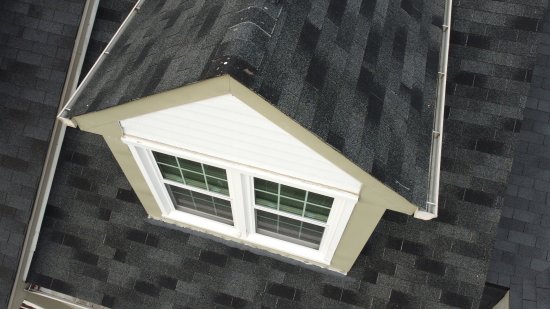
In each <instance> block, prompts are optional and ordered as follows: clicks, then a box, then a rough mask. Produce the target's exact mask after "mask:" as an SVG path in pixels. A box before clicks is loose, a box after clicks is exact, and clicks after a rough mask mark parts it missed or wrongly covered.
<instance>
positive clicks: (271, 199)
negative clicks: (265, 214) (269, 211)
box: [254, 191, 277, 209]
mask: <svg viewBox="0 0 550 309" xmlns="http://www.w3.org/2000/svg"><path fill="white" fill-rule="evenodd" d="M254 195H255V196H256V199H255V200H256V204H257V205H262V206H266V207H269V208H274V209H277V195H273V194H269V193H264V192H261V191H256V192H254Z"/></svg>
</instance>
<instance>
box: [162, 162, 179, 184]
mask: <svg viewBox="0 0 550 309" xmlns="http://www.w3.org/2000/svg"><path fill="white" fill-rule="evenodd" d="M158 166H159V169H160V173H161V174H162V177H163V178H165V179H169V180H173V181H177V182H181V183H183V178H181V174H180V170H179V169H177V168H175V167H171V166H168V165H163V164H159V165H158Z"/></svg>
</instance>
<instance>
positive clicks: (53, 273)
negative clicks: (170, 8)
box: [0, 1, 550, 308]
mask: <svg viewBox="0 0 550 309" xmlns="http://www.w3.org/2000/svg"><path fill="white" fill-rule="evenodd" d="M368 2H370V1H368ZM413 2H414V1H412V2H411V1H403V2H402V5H401V6H402V7H403V9H404V10H406V11H407V12H414V11H412V10H411V7H412V8H414V7H415V6H414V3H413ZM101 3H102V5H104V4H105V3H106V2H105V1H102V2H101ZM347 3H348V5H351V3H356V2H355V1H353V2H352V1H348V2H347ZM3 4H4V3H3ZM329 5H330V4H329V3H328V2H326V3H325V5H324V7H328V6H329ZM23 6H25V5H23ZM18 7H19V6H18ZM543 8H544V3H543V2H542V1H540V2H539V1H530V2H529V3H528V4H525V3H523V2H522V3H508V2H496V1H460V2H459V3H458V2H457V3H455V7H454V23H453V29H454V30H455V32H454V33H453V37H452V38H453V45H452V48H451V67H450V68H451V72H450V73H451V76H450V78H449V82H450V84H449V95H448V97H447V103H448V108H447V112H446V115H447V119H446V125H445V130H446V138H445V143H444V160H443V168H442V169H443V174H442V184H443V185H442V191H441V208H440V216H439V218H438V219H436V220H434V221H430V222H423V221H418V220H416V219H413V218H411V217H407V216H404V215H399V214H395V213H392V212H388V213H387V214H386V215H385V217H384V219H383V220H382V221H381V223H380V224H379V226H378V228H377V231H376V233H375V234H374V235H373V237H372V238H371V239H370V240H369V242H368V244H367V246H366V247H365V249H364V250H363V253H362V254H361V255H360V257H359V259H358V261H357V263H356V265H355V266H354V268H353V269H352V271H351V272H350V275H349V276H348V277H338V276H335V275H330V274H325V273H322V272H317V271H313V270H310V269H306V268H303V267H301V266H297V265H292V264H288V263H285V262H281V261H278V260H276V259H273V258H269V257H265V256H258V255H256V254H253V253H251V252H248V251H246V250H239V249H234V248H231V247H228V246H226V245H223V244H220V243H218V242H213V241H210V240H207V239H205V238H202V237H199V236H195V235H189V234H187V233H185V232H182V231H175V230H172V229H168V228H166V227H159V226H154V225H151V224H149V223H147V222H145V220H146V215H145V213H144V211H143V208H142V207H141V206H140V205H139V204H138V203H137V200H136V198H135V195H134V194H133V193H132V192H131V190H130V186H129V184H128V183H127V181H126V179H125V178H124V176H123V175H122V174H121V172H120V169H119V168H118V166H117V164H116V162H115V161H114V160H113V158H112V155H111V154H110V152H109V150H108V148H107V147H106V146H105V144H104V142H103V141H102V140H101V138H100V137H98V136H94V135H91V134H87V133H83V132H78V131H75V130H69V132H68V135H67V139H66V141H65V143H64V146H63V154H62V157H61V159H60V165H59V169H58V174H57V175H56V179H55V181H54V185H53V188H52V197H51V200H50V204H49V206H48V209H47V213H46V219H45V222H44V230H43V232H42V234H41V237H40V240H39V244H38V251H37V252H36V255H35V260H34V262H33V264H32V266H31V272H30V278H29V280H30V281H31V282H34V283H38V284H41V285H43V286H45V287H49V288H52V289H54V290H56V291H60V292H65V293H68V294H71V295H73V296H77V297H81V298H84V299H86V300H91V301H94V302H97V303H102V304H104V305H107V306H114V307H115V308H124V307H128V308H136V307H138V308H139V307H162V306H164V305H166V306H168V304H171V303H174V304H175V305H174V306H173V308H183V307H184V306H189V307H193V308H197V307H208V308H210V307H213V306H214V305H226V306H230V307H240V306H250V307H253V306H259V305H260V304H263V305H265V306H267V307H278V306H279V307H300V306H304V307H305V306H308V304H309V305H310V306H315V307H319V306H320V305H322V304H324V305H325V306H327V307H346V306H351V304H356V305H359V306H362V307H367V308H380V307H384V305H385V304H390V305H391V306H393V307H407V308H409V307H411V308H415V307H420V305H422V308H446V307H460V308H477V307H478V306H477V305H478V303H479V298H480V294H481V291H482V290H483V284H484V281H485V273H486V271H487V267H488V263H489V262H488V259H489V256H490V248H491V247H492V244H493V242H494V235H495V233H496V230H497V223H498V220H499V217H500V206H501V204H502V198H503V196H504V195H503V190H504V188H505V185H506V182H507V176H508V173H509V171H510V168H511V163H512V158H513V154H514V151H515V149H516V147H515V146H516V142H517V138H518V135H519V134H518V131H519V128H520V127H522V126H523V132H524V133H522V134H523V135H522V137H521V139H522V140H523V141H524V142H520V144H519V147H517V149H518V155H517V157H520V158H521V159H522V160H525V158H526V156H528V155H527V154H522V152H521V151H522V149H529V147H527V143H525V141H528V143H529V145H533V147H534V149H538V148H537V147H535V145H540V143H539V144H537V143H536V142H537V141H540V140H541V139H542V141H544V140H545V139H544V137H542V136H543V134H541V132H536V130H539V129H540V128H543V127H544V123H542V122H541V120H540V119H538V118H537V117H538V116H540V117H543V116H544V115H545V113H543V112H540V111H541V110H542V111H544V107H545V104H546V103H545V101H544V100H543V99H544V98H543V96H544V91H543V90H544V88H543V84H539V82H536V80H537V77H536V76H541V77H542V76H545V75H544V74H545V73H541V75H537V72H535V74H533V73H532V69H533V64H534V49H532V47H533V46H536V45H537V38H538V37H537V35H535V34H534V32H535V31H540V25H541V24H542V23H541V16H542V10H543ZM110 9H113V10H114V12H117V9H116V8H110ZM29 12H30V11H29ZM111 13H112V14H111V15H110V14H107V15H109V16H113V15H115V13H113V12H111ZM2 14H5V12H4V11H3V12H2ZM121 14H122V13H121ZM413 15H414V14H413ZM2 16H4V15H2ZM327 18H328V17H327ZM343 20H344V19H343ZM100 24H101V22H100ZM2 29H9V28H0V31H1V30H2ZM95 31H97V29H96V30H95ZM297 35H298V34H296V36H297ZM0 42H4V41H2V39H0ZM14 42H15V41H14ZM2 57H4V56H2ZM5 59H6V58H2V65H4V63H6V62H5V61H6V60H5ZM540 59H541V60H540V61H539V65H541V66H542V65H546V64H547V61H546V60H544V59H545V58H544V57H542V58H540ZM2 68H3V67H2ZM539 68H540V67H539ZM541 72H542V71H541ZM532 75H535V78H534V79H533V83H534V84H536V85H538V86H537V87H536V88H538V89H539V90H537V91H535V93H538V95H540V96H541V97H536V102H535V101H534V100H533V99H531V100H530V101H528V100H527V91H528V89H529V84H530V83H531V76H532ZM539 81H540V82H543V81H544V80H543V79H539ZM539 86H540V87H539ZM254 87H260V89H262V86H261V85H260V86H254ZM263 88H264V90H259V91H260V92H262V91H264V95H265V96H266V97H269V96H268V95H267V94H268V93H269V91H267V90H266V88H265V87H263ZM540 88H542V89H540ZM6 89H7V88H3V89H2V90H0V91H6ZM282 89H284V90H283V91H281V92H280V93H279V95H278V97H279V99H278V100H277V102H284V101H281V100H282V96H283V95H284V94H285V93H286V91H287V90H288V89H287V88H282ZM25 93H30V91H29V92H26V91H25ZM274 93H275V94H277V93H278V92H277V91H275V92H274ZM276 97H277V96H276ZM15 102H19V104H21V102H22V101H21V99H17V100H16V101H15ZM525 102H528V107H529V109H530V110H531V112H529V110H528V111H527V113H526V120H524V121H523V123H522V121H521V118H522V114H523V107H524V104H525ZM534 102H535V103H537V105H536V106H535V105H533V104H535V103H534ZM279 106H281V103H279ZM52 117H53V116H52ZM532 118H533V119H532ZM535 118H536V119H535ZM3 120H4V119H2V122H0V124H2V125H4V124H6V123H10V122H9V121H8V120H6V122H4V121H3ZM535 124H536V126H535ZM535 127H536V128H537V129H536V130H535ZM9 131H10V132H14V133H15V131H13V130H12V129H10V130H9ZM12 134H13V133H12ZM532 138H534V140H532ZM543 143H544V142H543ZM533 151H536V150H533ZM517 157H516V158H517ZM536 160H538V161H540V162H543V161H544V160H543V158H537V159H536ZM538 161H537V162H538ZM516 162H518V161H516ZM529 162H531V161H529ZM533 164H535V163H533ZM535 167H536V168H538V170H537V169H534V168H535ZM514 170H516V168H514ZM529 171H530V173H531V172H533V177H535V176H536V174H537V173H539V172H537V171H540V173H544V171H545V168H544V166H542V165H540V163H538V164H536V166H535V165H533V166H531V169H529ZM515 174H517V173H515ZM2 175H6V174H2ZM515 177H516V176H515V175H512V177H511V179H512V180H511V181H512V182H513V181H514V180H513V179H514V178H515ZM535 178H536V177H535ZM516 179H517V178H516ZM512 182H511V184H512V186H509V188H511V189H510V190H509V192H508V196H510V195H513V193H511V192H514V186H513V185H514V183H512ZM521 187H522V189H521V190H520V189H519V188H518V194H519V192H520V191H521V192H523V193H526V192H529V191H530V190H528V188H527V187H528V186H523V185H521ZM539 191H540V190H539ZM534 192H535V194H534V197H533V201H534V199H535V198H536V197H537V196H540V194H538V193H537V191H534ZM523 193H522V194H523ZM528 199H530V197H528V198H527V199H526V200H528ZM513 201H516V200H513ZM517 201H520V200H519V199H517ZM533 201H531V202H527V205H526V204H525V203H524V202H523V201H521V203H520V202H517V203H516V202H513V203H512V204H513V205H512V204H508V203H510V202H507V204H505V206H508V207H507V208H506V207H505V208H503V210H504V217H505V218H508V217H511V218H508V219H507V220H503V221H502V222H501V225H500V226H501V227H500V229H501V230H503V229H508V228H510V230H512V229H514V228H515V227H516V226H519V225H521V226H523V227H524V228H526V226H527V223H528V221H526V218H527V217H526V216H523V215H524V214H525V213H524V212H519V211H518V212H516V210H515V209H520V208H525V207H533V206H534V204H533V203H532V202H533ZM512 206H513V208H514V212H510V209H511V208H512ZM539 206H540V207H538V206H537V207H538V208H537V209H536V211H539V210H540V211H542V212H544V214H542V216H543V217H542V218H543V219H544V218H546V217H544V216H546V212H545V211H544V209H545V207H544V206H543V205H539ZM0 209H2V210H4V209H7V208H5V207H4V205H2V207H1V208H0ZM8 210H9V209H8ZM533 210H535V209H529V211H530V212H533ZM539 218H540V217H539ZM512 219H513V220H512ZM2 220H3V219H2ZM518 221H521V222H518ZM544 222H546V221H544ZM541 223H543V221H541ZM518 224H519V225H518ZM541 226H542V224H541ZM541 231H542V232H544V229H539V230H538V232H541ZM520 232H522V233H527V234H526V235H531V237H535V238H536V237H539V238H540V239H543V240H544V238H543V237H542V236H540V235H539V236H533V235H538V234H536V233H535V231H532V230H528V229H525V230H523V231H520ZM2 235H4V234H2ZM507 235H508V236H506V237H508V238H510V237H511V236H510V235H520V234H518V233H507ZM522 235H523V234H522ZM512 237H515V236H512ZM527 237H529V236H527ZM502 238H503V234H502V233H501V234H500V236H499V239H498V240H497V244H496V246H497V249H498V250H497V251H495V254H494V256H496V257H497V258H495V260H497V259H501V260H502V259H503V255H502V254H503V250H504V249H502V248H499V247H498V246H499V243H500V244H502V241H507V242H510V243H514V241H515V242H516V243H518V242H519V243H523V240H521V239H520V238H516V239H502ZM516 247H517V248H519V249H518V252H517V253H518V256H519V257H518V258H516V255H513V256H512V257H513V261H514V262H517V263H518V265H524V263H525V262H524V261H525V260H526V259H529V263H531V262H532V260H535V259H538V258H536V257H525V256H524V254H525V253H526V252H533V253H535V254H536V253H537V252H539V251H538V250H529V249H530V248H523V250H522V246H519V244H518V245H517V246H516ZM535 247H536V249H542V250H548V249H549V248H550V247H540V246H537V242H536V241H535ZM2 248H3V250H4V248H6V247H2ZM522 252H523V255H522ZM507 257H510V255H507ZM504 259H505V260H506V258H504ZM4 261H6V259H5V258H4ZM506 261H510V259H508V260H506ZM522 263H523V264H522ZM500 265H502V264H500ZM506 265H514V264H513V263H512V264H506ZM537 265H542V264H537V263H535V264H530V267H536V266H537ZM513 267H515V266H513ZM495 269H497V271H498V272H500V275H499V276H498V279H495V277H494V276H493V277H492V276H489V278H488V280H489V281H491V282H493V283H497V284H500V285H507V282H508V281H506V278H507V276H508V275H509V276H510V277H509V278H510V281H509V282H510V284H511V285H512V292H513V291H514V290H516V291H518V289H521V290H523V291H525V292H522V293H523V294H521V296H517V294H516V297H521V298H516V301H517V300H521V302H522V305H524V307H525V308H530V307H529V306H531V305H532V303H531V301H532V300H534V297H538V295H539V294H536V295H535V294H533V292H535V293H538V292H539V291H540V292H541V293H540V295H541V297H542V299H543V300H544V297H545V296H546V295H548V294H545V293H544V292H545V291H546V290H547V289H548V288H549V283H548V277H547V276H548V271H547V270H546V271H541V272H539V273H538V274H537V275H536V277H535V279H534V281H533V280H532V277H529V278H527V279H528V280H526V281H525V282H523V281H522V285H521V286H519V283H518V282H520V281H518V280H517V279H516V277H515V275H518V274H520V273H523V271H524V270H526V269H525V268H522V267H518V268H517V271H516V270H514V272H513V273H506V272H504V271H500V270H499V268H498V266H497V268H495ZM528 274H532V272H531V271H529V272H528ZM502 278H504V280H501V279H502ZM497 280H498V281H497ZM522 280H523V279H522ZM512 297H514V294H513V293H512ZM513 299H514V298H513ZM513 302H514V300H513ZM311 304H312V305H311ZM514 304H518V305H519V301H517V302H514ZM541 304H544V302H541ZM542 306H544V305H542Z"/></svg>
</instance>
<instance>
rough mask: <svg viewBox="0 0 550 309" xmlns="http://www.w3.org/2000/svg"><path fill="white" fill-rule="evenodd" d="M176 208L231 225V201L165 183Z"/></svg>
mask: <svg viewBox="0 0 550 309" xmlns="http://www.w3.org/2000/svg"><path fill="white" fill-rule="evenodd" d="M166 189H167V190H168V192H169V193H170V196H171V197H172V202H173V203H174V206H175V208H176V209H177V210H179V211H183V212H187V213H191V214H194V215H198V216H201V217H204V218H208V219H211V220H215V221H218V222H222V223H226V224H231V225H233V214H232V213H231V203H230V202H229V201H226V200H223V199H219V198H216V197H213V196H210V195H206V194H202V193H198V192H194V191H191V190H187V189H183V188H179V187H176V186H172V185H166Z"/></svg>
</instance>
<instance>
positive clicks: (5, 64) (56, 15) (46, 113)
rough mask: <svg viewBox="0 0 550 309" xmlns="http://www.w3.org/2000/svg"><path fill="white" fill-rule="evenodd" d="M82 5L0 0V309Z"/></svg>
mask: <svg viewBox="0 0 550 309" xmlns="http://www.w3.org/2000/svg"><path fill="white" fill-rule="evenodd" d="M83 5H84V1H19V0H4V1H1V2H0V144H1V146H0V308H5V307H7V302H8V298H9V295H10V292H11V288H12V285H13V280H14V277H15V273H16V270H17V264H18V261H19V256H20V253H21V248H22V246H23V241H24V238H25V230H26V228H27V224H28V221H29V217H30V214H31V211H32V206H33V202H34V196H35V194H36V191H37V187H38V180H39V178H40V174H41V172H42V168H43V166H44V158H45V156H46V151H47V149H48V142H49V140H50V134H51V130H52V126H53V123H54V121H55V116H56V114H57V108H58V105H59V100H60V97H61V91H62V90H63V83H64V81H65V74H66V71H67V67H68V65H69V60H70V58H71V49H72V46H73V41H74V38H75V36H76V32H77V29H78V23H79V19H80V15H81V13H82V7H83Z"/></svg>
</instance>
